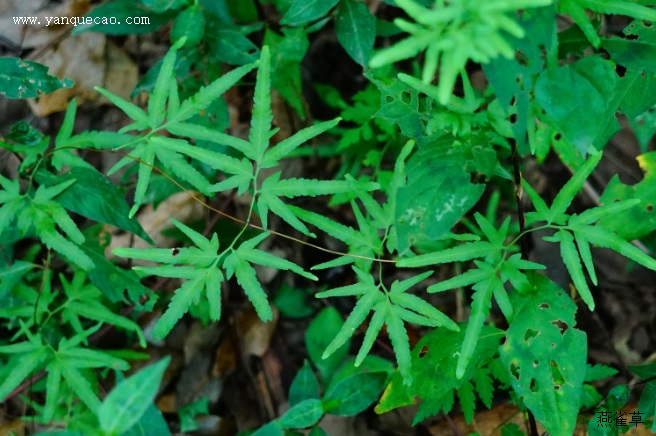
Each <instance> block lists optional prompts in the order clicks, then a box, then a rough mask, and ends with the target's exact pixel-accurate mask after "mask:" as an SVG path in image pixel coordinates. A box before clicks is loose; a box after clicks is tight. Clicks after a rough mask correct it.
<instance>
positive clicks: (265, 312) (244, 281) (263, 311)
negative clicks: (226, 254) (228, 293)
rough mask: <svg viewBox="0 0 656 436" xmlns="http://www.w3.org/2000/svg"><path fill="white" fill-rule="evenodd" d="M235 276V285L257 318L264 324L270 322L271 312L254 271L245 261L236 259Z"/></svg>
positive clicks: (240, 258) (239, 258)
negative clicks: (247, 300) (240, 289)
mask: <svg viewBox="0 0 656 436" xmlns="http://www.w3.org/2000/svg"><path fill="white" fill-rule="evenodd" d="M235 275H236V276H237V283H239V285H240V286H241V287H242V289H243V290H244V292H245V293H246V296H247V297H248V299H249V300H250V302H251V303H252V304H253V307H254V308H255V312H257V316H259V317H260V319H261V320H262V321H264V322H266V321H271V320H272V319H273V312H272V311H271V306H270V305H269V301H268V300H267V295H266V293H265V292H264V289H262V285H260V282H259V281H258V280H257V276H256V275H255V269H253V267H252V266H251V265H250V264H249V263H248V262H247V261H246V260H245V259H243V258H242V257H237V264H236V266H235Z"/></svg>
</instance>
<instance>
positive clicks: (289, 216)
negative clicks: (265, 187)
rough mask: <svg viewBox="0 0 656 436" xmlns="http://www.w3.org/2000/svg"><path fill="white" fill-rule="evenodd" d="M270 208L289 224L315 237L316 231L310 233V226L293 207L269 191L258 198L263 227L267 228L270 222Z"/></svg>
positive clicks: (258, 208) (258, 210)
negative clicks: (303, 221)
mask: <svg viewBox="0 0 656 436" xmlns="http://www.w3.org/2000/svg"><path fill="white" fill-rule="evenodd" d="M269 210H271V211H272V212H273V213H275V214H276V215H278V216H279V217H280V218H282V219H283V221H285V222H286V223H287V224H289V225H290V226H292V227H293V228H295V229H296V230H298V231H299V232H301V233H303V234H305V235H308V236H312V237H315V236H316V235H314V233H310V231H309V230H308V228H307V227H306V226H305V224H303V223H302V222H301V221H300V220H299V219H298V218H297V217H296V215H294V213H293V212H292V210H291V208H290V207H289V206H287V205H286V204H285V203H283V202H282V200H280V198H278V197H277V196H275V195H271V194H269V193H268V192H265V193H262V194H261V195H260V196H259V197H258V200H257V212H258V214H259V215H260V219H261V220H262V227H263V228H267V227H268V224H269V217H268V215H269Z"/></svg>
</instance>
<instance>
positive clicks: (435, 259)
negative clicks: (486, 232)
mask: <svg viewBox="0 0 656 436" xmlns="http://www.w3.org/2000/svg"><path fill="white" fill-rule="evenodd" d="M496 250H497V247H495V246H493V245H492V244H490V243H489V242H487V241H474V242H467V243H465V244H462V245H458V246H456V247H453V248H447V249H446V250H442V251H436V252H434V253H428V254H421V255H419V256H415V257H409V258H405V259H401V260H399V261H398V262H397V264H396V265H397V266H398V267H401V268H417V267H422V266H428V265H437V264H440V263H450V262H465V261H468V260H472V259H477V258H480V257H485V256H487V255H488V254H490V253H492V252H494V251H496Z"/></svg>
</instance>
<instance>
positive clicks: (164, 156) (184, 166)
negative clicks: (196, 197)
mask: <svg viewBox="0 0 656 436" xmlns="http://www.w3.org/2000/svg"><path fill="white" fill-rule="evenodd" d="M158 145H160V144H158ZM155 155H156V156H157V159H158V160H159V161H160V162H161V163H162V164H163V165H164V167H165V168H166V169H167V170H169V171H170V172H171V173H172V174H173V175H175V176H177V177H178V178H179V179H182V180H184V181H186V182H188V183H189V184H191V185H192V186H193V187H194V188H195V189H197V190H199V191H201V192H202V193H205V194H206V193H208V189H209V186H210V182H209V181H208V180H207V179H206V178H205V176H203V174H202V173H201V172H200V171H198V170H197V169H196V168H194V167H193V166H192V165H191V164H190V163H189V162H187V159H185V157H184V156H183V155H181V154H180V153H177V152H176V151H173V150H170V149H167V148H166V147H161V146H160V147H157V151H156V153H155Z"/></svg>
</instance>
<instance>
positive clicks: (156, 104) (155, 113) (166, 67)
mask: <svg viewBox="0 0 656 436" xmlns="http://www.w3.org/2000/svg"><path fill="white" fill-rule="evenodd" d="M185 42H186V39H180V40H178V41H177V42H175V44H173V45H172V46H171V48H170V49H169V51H168V52H167V53H166V55H165V56H164V60H163V61H162V67H161V68H160V70H159V74H158V76H157V80H156V81H155V87H154V88H153V91H152V92H151V93H150V97H149V98H148V124H149V125H150V127H151V128H153V129H154V128H156V127H158V126H159V125H161V124H162V122H163V121H164V117H165V116H166V101H167V100H168V97H169V91H170V89H171V81H175V77H174V76H173V66H174V65H175V58H176V53H177V51H178V49H179V48H180V47H182V46H183V45H184V43H185Z"/></svg>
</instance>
